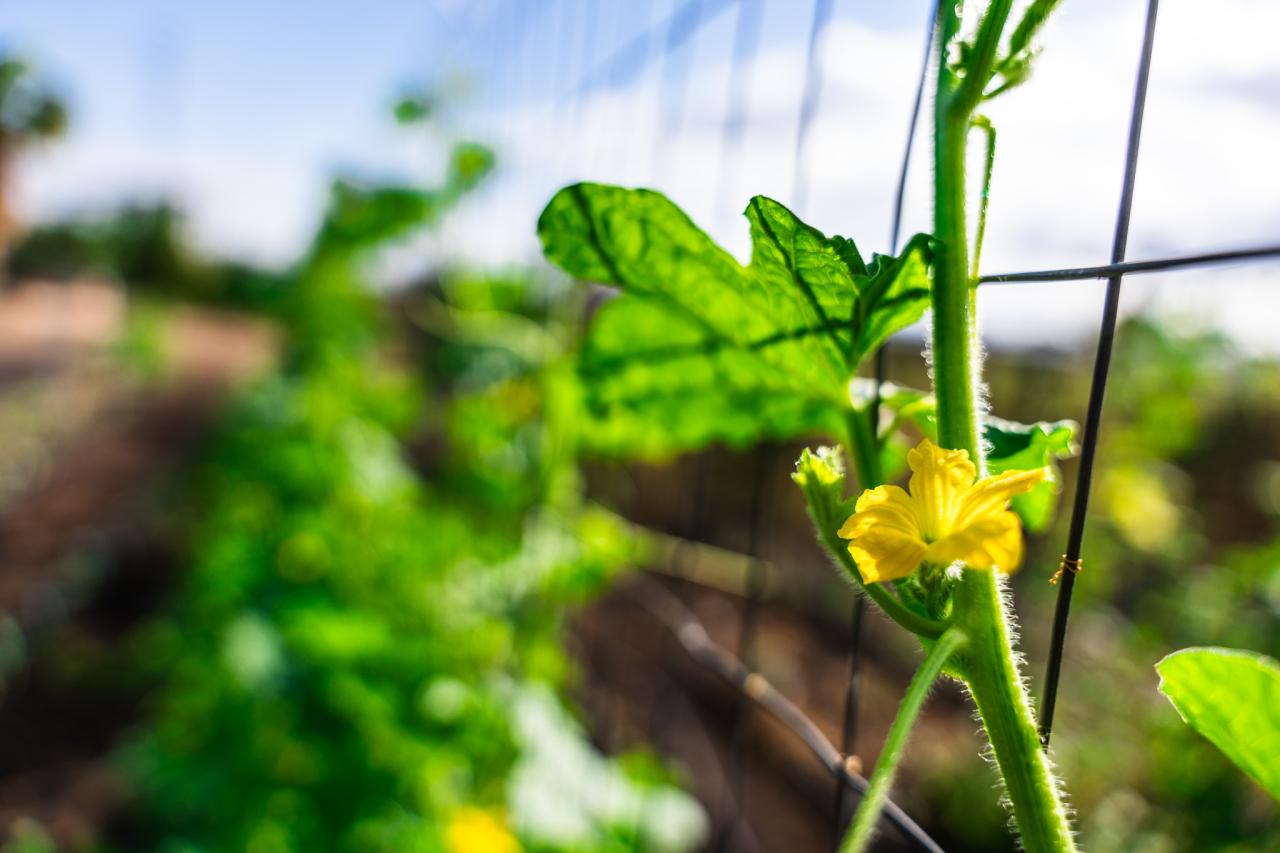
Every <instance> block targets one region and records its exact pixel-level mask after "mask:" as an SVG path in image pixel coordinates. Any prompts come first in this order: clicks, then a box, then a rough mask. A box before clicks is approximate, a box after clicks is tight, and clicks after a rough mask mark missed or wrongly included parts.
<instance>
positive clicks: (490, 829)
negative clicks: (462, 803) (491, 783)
mask: <svg viewBox="0 0 1280 853" xmlns="http://www.w3.org/2000/svg"><path fill="white" fill-rule="evenodd" d="M444 835H445V841H446V842H447V844H448V848H449V853H519V851H520V842H518V841H516V838H515V836H514V835H512V834H511V830H509V829H507V827H506V824H504V823H503V822H502V821H501V820H499V819H498V818H496V817H494V816H493V814H491V813H490V812H487V811H485V810H483V809H477V808H471V807H468V808H462V809H458V810H457V811H456V812H454V813H453V815H452V816H451V817H450V818H449V825H448V826H447V827H446V828H445V831H444Z"/></svg>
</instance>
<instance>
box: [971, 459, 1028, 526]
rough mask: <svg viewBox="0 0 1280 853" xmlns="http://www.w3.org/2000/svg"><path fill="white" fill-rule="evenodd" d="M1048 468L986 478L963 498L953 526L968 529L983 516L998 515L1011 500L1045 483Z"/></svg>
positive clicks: (1012, 472)
mask: <svg viewBox="0 0 1280 853" xmlns="http://www.w3.org/2000/svg"><path fill="white" fill-rule="evenodd" d="M1048 475H1049V469H1048V468H1032V469H1031V470H1029V471H1005V472H1004V473H1003V474H997V475H995V476H994V477H984V478H983V479H981V480H979V481H978V482H977V484H975V485H974V487H973V488H972V489H970V490H969V491H968V492H966V493H965V495H964V496H963V497H962V498H961V499H960V506H959V508H958V509H957V511H956V514H955V518H954V519H953V520H952V524H953V525H955V526H956V527H967V526H969V525H970V524H974V523H976V522H977V521H979V520H980V519H982V518H983V517H984V516H987V515H990V514H992V513H999V512H1001V511H1003V510H1004V509H1005V508H1006V507H1007V506H1008V505H1009V498H1011V497H1013V496H1014V495H1017V494H1021V493H1022V492H1028V491H1031V489H1033V488H1035V487H1036V486H1038V485H1040V483H1042V482H1044V479H1045V477H1047V476H1048Z"/></svg>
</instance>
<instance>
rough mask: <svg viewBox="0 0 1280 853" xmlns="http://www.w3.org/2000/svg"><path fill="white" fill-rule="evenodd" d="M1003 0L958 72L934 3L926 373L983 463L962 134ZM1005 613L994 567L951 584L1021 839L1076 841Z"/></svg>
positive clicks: (942, 15)
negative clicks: (929, 370) (937, 37)
mask: <svg viewBox="0 0 1280 853" xmlns="http://www.w3.org/2000/svg"><path fill="white" fill-rule="evenodd" d="M1010 5H1011V4H1010V3H1009V2H1007V0H993V2H992V3H991V4H990V6H989V7H988V8H987V12H986V16H985V17H984V19H983V21H982V23H981V26H980V28H979V32H978V36H977V41H976V45H975V49H974V54H973V56H972V58H971V61H970V62H969V63H968V66H967V68H966V76H965V77H964V78H963V80H960V79H957V77H956V75H955V74H953V73H952V71H951V70H950V68H949V67H948V63H947V59H946V56H947V38H948V37H950V36H952V35H953V34H954V33H955V32H956V29H957V27H958V22H957V20H956V13H955V7H954V6H952V5H950V4H947V3H943V4H941V6H940V7H939V22H938V26H939V32H940V34H941V37H942V39H941V41H940V44H941V46H942V51H941V53H942V55H941V58H940V59H939V71H938V92H937V98H936V101H935V113H934V121H935V127H934V141H935V149H934V158H935V161H934V162H935V175H934V237H935V238H936V239H937V241H938V245H937V248H936V250H935V254H934V280H933V372H934V395H935V397H936V398H937V401H938V438H939V441H940V442H941V443H942V444H943V445H944V446H946V447H950V448H955V449H963V450H967V451H969V455H970V457H971V458H972V459H973V461H974V464H975V465H976V466H977V467H978V470H979V472H982V471H983V468H984V464H983V462H984V460H983V454H982V447H981V445H980V444H979V442H978V405H977V389H978V388H979V384H980V382H981V365H980V363H979V362H978V361H977V359H976V358H975V353H976V340H975V339H976V329H977V326H976V322H975V317H974V300H973V298H972V296H973V280H972V277H971V274H970V270H969V260H968V230H967V228H966V223H965V201H966V199H965V191H966V186H967V185H966V182H965V178H966V168H965V165H966V164H965V155H966V142H967V135H968V131H969V127H970V121H971V118H972V112H973V109H974V107H975V106H976V105H977V102H978V99H979V98H980V96H981V92H982V89H983V87H984V86H985V85H986V82H987V80H988V79H989V77H990V73H991V72H990V69H991V63H992V61H993V55H994V51H995V47H996V45H997V44H998V41H999V37H1000V33H1001V31H1002V29H1003V27H1004V24H1005V21H1006V19H1007V18H1008V15H1009V8H1010ZM1011 618H1012V617H1011V614H1010V613H1009V612H1008V611H1007V608H1006V606H1005V603H1004V601H1003V600H1002V598H1001V596H1000V590H999V587H998V585H997V579H996V577H995V575H994V573H992V572H982V571H972V570H966V571H965V572H964V573H963V578H962V579H961V581H960V582H959V583H958V584H957V585H956V589H955V598H954V610H953V615H952V620H953V622H954V623H955V624H956V625H957V626H958V627H959V628H960V629H961V630H962V631H963V632H964V633H965V635H966V636H967V637H968V640H969V644H968V646H967V648H966V649H965V652H964V654H963V657H962V660H961V661H960V669H961V671H962V672H963V674H964V677H965V681H966V683H967V684H968V686H969V690H970V692H971V694H972V695H973V699H974V703H975V704H976V705H977V707H978V713H979V714H980V715H981V717H982V723H983V726H984V728H985V729H986V732H987V737H988V739H989V740H990V742H991V748H992V751H993V753H994V754H995V759H996V764H997V766H998V767H999V769H1000V774H1001V776H1002V777H1003V778H1004V783H1005V788H1006V790H1007V792H1008V795H1009V801H1010V803H1011V804H1012V806H1013V815H1014V820H1015V821H1016V823H1017V826H1018V830H1019V833H1020V835H1021V838H1022V844H1023V846H1024V848H1025V849H1026V850H1028V851H1030V853H1039V851H1060V850H1074V849H1075V842H1074V840H1073V839H1072V837H1071V829H1070V826H1069V824H1068V822H1067V818H1066V813H1065V810H1064V809H1063V807H1062V803H1061V801H1060V799H1059V795H1058V790H1057V785H1056V782H1055V780H1054V778H1053V775H1052V773H1051V772H1050V767H1049V762H1048V758H1047V757H1046V756H1045V754H1044V753H1043V752H1042V750H1041V749H1040V743H1039V740H1038V738H1037V736H1036V728H1035V719H1034V717H1033V715H1032V713H1031V708H1030V705H1029V703H1028V700H1027V695H1026V691H1025V690H1024V688H1023V686H1022V681H1021V678H1020V676H1019V673H1018V671H1017V667H1016V664H1015V657H1014V650H1013V644H1012V642H1011V636H1012V631H1011V629H1010V620H1011Z"/></svg>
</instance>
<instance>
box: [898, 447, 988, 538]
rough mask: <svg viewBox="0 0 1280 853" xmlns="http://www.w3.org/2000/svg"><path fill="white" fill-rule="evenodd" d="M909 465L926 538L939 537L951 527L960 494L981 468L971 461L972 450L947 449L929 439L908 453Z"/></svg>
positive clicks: (912, 489) (913, 495) (968, 486)
mask: <svg viewBox="0 0 1280 853" xmlns="http://www.w3.org/2000/svg"><path fill="white" fill-rule="evenodd" d="M907 464H908V465H910V466H911V471H912V474H911V482H910V483H909V486H910V489H911V497H912V498H914V499H915V501H916V504H917V506H918V507H919V509H918V512H919V519H920V527H921V530H922V532H923V533H924V535H925V537H926V538H929V539H934V538H938V537H940V536H942V535H943V534H944V533H945V532H946V531H947V530H948V529H949V528H950V526H951V520H952V518H954V517H955V514H956V511H957V509H958V508H959V501H960V497H961V496H962V495H963V494H964V493H965V492H966V491H967V490H968V489H969V488H970V487H971V486H972V485H973V481H974V478H976V477H977V476H978V472H977V469H976V468H974V467H973V463H972V462H971V461H969V451H967V450H945V449H943V448H941V447H939V446H938V445H936V444H934V443H933V442H932V441H930V440H929V439H927V438H926V439H925V440H924V441H922V442H920V444H919V445H917V446H916V447H915V448H913V449H912V450H911V452H910V453H908V454H907Z"/></svg>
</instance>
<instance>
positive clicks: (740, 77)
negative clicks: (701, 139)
mask: <svg viewBox="0 0 1280 853" xmlns="http://www.w3.org/2000/svg"><path fill="white" fill-rule="evenodd" d="M763 12H764V0H739V2H738V14H737V20H735V21H734V26H733V61H732V65H730V66H729V90H728V92H726V94H725V110H724V125H723V126H722V127H721V130H720V158H719V166H718V168H717V174H716V196H715V198H716V209H717V211H727V210H728V209H729V208H730V207H731V206H732V205H733V203H734V202H733V199H732V198H730V193H731V192H732V190H733V186H734V181H735V179H736V178H737V168H738V165H739V164H738V159H739V157H738V155H739V151H740V149H741V148H742V136H743V132H744V130H745V129H746V124H747V105H748V103H747V102H748V93H749V91H750V89H749V87H748V82H749V81H748V79H747V72H748V70H749V69H750V68H751V65H752V64H753V63H754V62H755V58H756V52H757V51H758V50H759V47H760V24H761V22H762V21H763V19H764V15H763Z"/></svg>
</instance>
